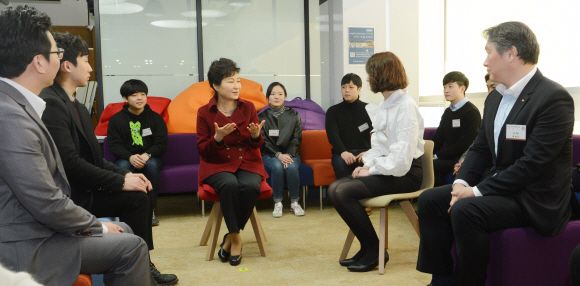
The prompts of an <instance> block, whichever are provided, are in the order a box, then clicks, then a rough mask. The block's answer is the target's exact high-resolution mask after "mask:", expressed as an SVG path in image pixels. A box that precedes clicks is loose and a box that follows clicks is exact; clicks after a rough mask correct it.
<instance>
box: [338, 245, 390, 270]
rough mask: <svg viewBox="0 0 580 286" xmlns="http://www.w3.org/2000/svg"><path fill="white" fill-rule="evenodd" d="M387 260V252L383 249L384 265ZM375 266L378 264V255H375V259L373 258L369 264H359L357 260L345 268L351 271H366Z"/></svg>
mask: <svg viewBox="0 0 580 286" xmlns="http://www.w3.org/2000/svg"><path fill="white" fill-rule="evenodd" d="M387 262H389V253H388V252H387V250H386V249H385V265H386V264H387ZM377 266H379V258H378V257H377V259H375V261H373V262H371V263H369V264H361V263H360V262H357V263H355V264H352V265H350V266H348V267H347V269H348V270H350V271H352V272H368V271H371V270H373V269H375V267H377Z"/></svg>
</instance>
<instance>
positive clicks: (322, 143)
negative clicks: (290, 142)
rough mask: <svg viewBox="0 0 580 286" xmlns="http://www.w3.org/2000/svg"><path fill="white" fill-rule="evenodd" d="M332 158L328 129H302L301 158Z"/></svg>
mask: <svg viewBox="0 0 580 286" xmlns="http://www.w3.org/2000/svg"><path fill="white" fill-rule="evenodd" d="M330 158H332V145H330V143H329V142H328V137H327V136H326V130H305V131H302V142H301V143H300V159H301V160H319V159H330Z"/></svg>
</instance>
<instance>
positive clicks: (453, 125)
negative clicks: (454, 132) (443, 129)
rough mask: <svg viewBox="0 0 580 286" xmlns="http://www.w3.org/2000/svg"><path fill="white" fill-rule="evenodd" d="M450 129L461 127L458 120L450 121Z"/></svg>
mask: <svg viewBox="0 0 580 286" xmlns="http://www.w3.org/2000/svg"><path fill="white" fill-rule="evenodd" d="M451 127H453V128H457V127H461V122H460V119H453V120H451Z"/></svg>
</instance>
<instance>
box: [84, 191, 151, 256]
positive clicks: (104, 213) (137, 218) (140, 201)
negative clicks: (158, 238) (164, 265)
mask: <svg viewBox="0 0 580 286" xmlns="http://www.w3.org/2000/svg"><path fill="white" fill-rule="evenodd" d="M154 202H155V197H154V194H153V192H147V194H145V193H143V192H138V191H130V192H127V191H121V192H117V193H107V192H93V204H92V207H91V210H90V212H91V213H92V214H93V215H95V216H96V217H119V219H120V220H121V221H122V222H124V223H126V224H127V225H129V226H130V227H131V228H132V229H133V233H134V234H135V235H136V236H138V237H140V238H142V239H143V240H144V241H145V243H147V247H148V248H149V250H152V249H153V232H152V225H151V218H152V217H153V203H154Z"/></svg>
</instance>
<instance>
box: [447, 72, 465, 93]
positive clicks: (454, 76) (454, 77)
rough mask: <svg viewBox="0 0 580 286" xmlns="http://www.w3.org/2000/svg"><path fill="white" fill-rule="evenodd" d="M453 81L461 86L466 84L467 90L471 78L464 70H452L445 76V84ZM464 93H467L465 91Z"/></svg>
mask: <svg viewBox="0 0 580 286" xmlns="http://www.w3.org/2000/svg"><path fill="white" fill-rule="evenodd" d="M451 82H455V83H457V86H459V87H462V86H465V91H467V88H468V87H469V79H467V77H466V76H465V75H464V74H463V73H462V72H458V71H452V72H450V73H448V74H446V75H445V76H444V77H443V85H446V84H448V83H451ZM463 94H464V95H465V92H463Z"/></svg>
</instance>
